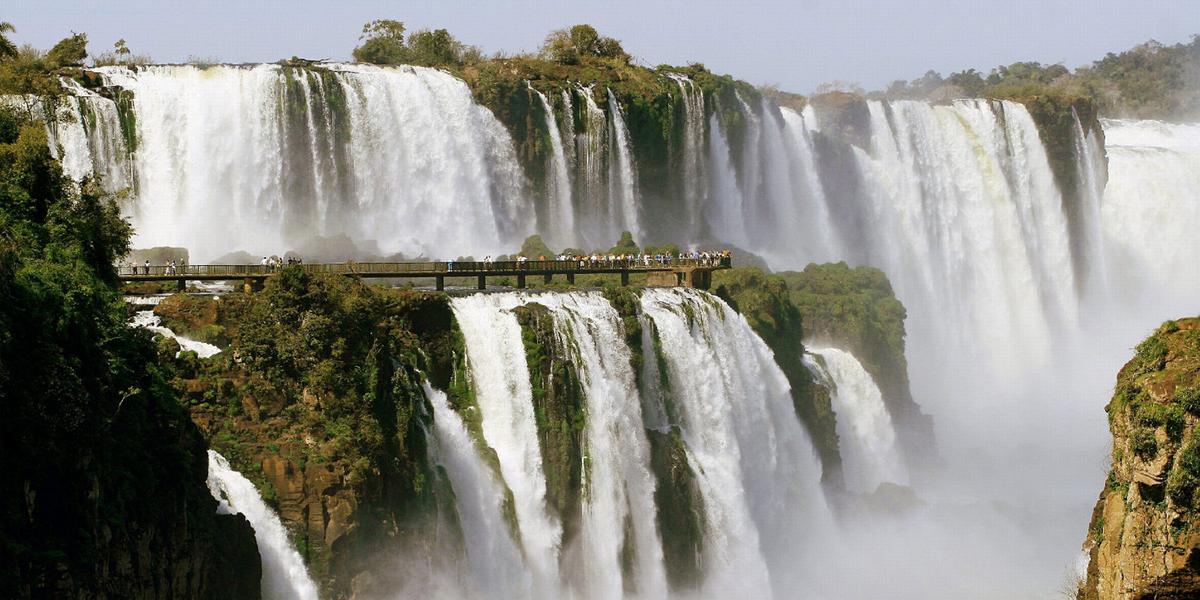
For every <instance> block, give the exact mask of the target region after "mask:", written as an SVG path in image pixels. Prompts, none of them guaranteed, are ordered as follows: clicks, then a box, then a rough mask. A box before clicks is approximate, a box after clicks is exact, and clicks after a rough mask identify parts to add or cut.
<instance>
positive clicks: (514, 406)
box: [451, 294, 563, 597]
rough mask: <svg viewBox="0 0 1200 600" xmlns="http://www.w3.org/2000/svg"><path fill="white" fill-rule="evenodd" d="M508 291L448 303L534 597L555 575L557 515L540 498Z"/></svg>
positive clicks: (541, 482)
mask: <svg viewBox="0 0 1200 600" xmlns="http://www.w3.org/2000/svg"><path fill="white" fill-rule="evenodd" d="M520 303H521V297H520V296H517V295H515V294H479V295H474V296H466V297H462V298H454V299H453V300H451V306H452V308H453V309H454V316H455V319H456V320H457V321H458V326H459V327H460V328H461V329H462V334H463V340H464V341H465V343H466V347H467V363H468V365H469V367H470V369H471V377H472V381H473V382H474V385H475V395H476V399H477V401H478V403H479V411H480V413H481V415H482V417H483V423H482V425H483V437H484V439H485V440H486V441H487V444H488V445H489V446H490V447H491V448H493V449H494V450H495V451H496V456H497V458H499V460H500V472H501V475H502V476H503V477H504V480H505V482H506V483H507V484H508V487H509V489H511V490H512V493H513V500H514V503H515V509H516V513H517V523H518V524H519V526H520V530H521V544H522V547H523V548H524V551H525V557H526V563H527V564H528V565H529V568H530V569H531V570H532V571H533V576H534V584H535V590H536V591H537V592H538V595H539V597H549V596H550V595H552V591H553V590H554V589H555V586H556V585H557V582H558V581H559V569H558V558H559V550H560V545H561V542H562V533H563V532H562V523H560V522H559V520H558V518H556V517H555V516H554V515H551V514H550V512H549V510H548V509H547V506H546V479H545V474H544V473H543V472H542V453H541V450H540V448H539V447H538V438H537V424H536V422H535V417H534V412H533V391H532V388H531V387H530V383H529V370H528V366H527V365H526V361H525V346H524V344H523V343H522V338H521V326H520V324H518V323H517V317H516V316H515V315H514V314H513V313H512V308H514V307H516V306H518V305H519V304H520Z"/></svg>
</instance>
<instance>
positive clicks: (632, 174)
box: [608, 90, 642, 241]
mask: <svg viewBox="0 0 1200 600" xmlns="http://www.w3.org/2000/svg"><path fill="white" fill-rule="evenodd" d="M608 112H609V119H610V121H611V125H612V127H611V130H610V131H609V139H611V140H612V144H610V145H609V150H610V151H611V152H612V156H611V157H610V158H609V162H608V165H609V176H608V185H609V192H608V193H609V211H610V215H611V219H612V224H613V225H614V229H612V230H610V232H609V233H610V235H609V238H608V239H610V240H613V241H616V239H617V237H618V236H619V235H620V233H621V231H623V230H624V231H629V232H631V233H633V239H635V240H640V239H642V226H641V219H640V218H639V217H638V211H640V210H641V207H640V205H639V203H638V189H637V186H638V182H637V171H636V170H634V166H633V153H632V151H631V150H630V148H629V145H630V140H629V130H628V129H626V128H625V118H624V117H623V116H621V104H620V103H618V102H617V97H616V96H614V95H613V93H612V90H608Z"/></svg>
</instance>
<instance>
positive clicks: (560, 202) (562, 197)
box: [526, 82, 577, 247]
mask: <svg viewBox="0 0 1200 600" xmlns="http://www.w3.org/2000/svg"><path fill="white" fill-rule="evenodd" d="M526 85H529V82H526ZM529 90H530V91H532V92H533V93H534V94H537V97H538V100H540V101H541V105H542V111H543V112H544V113H545V122H546V130H547V131H548V132H549V134H550V160H549V163H550V164H549V168H548V169H547V171H548V172H549V175H548V176H547V177H546V215H547V220H548V223H546V224H545V225H544V226H543V227H542V231H544V232H545V235H546V239H547V241H548V243H550V244H554V245H556V246H559V247H566V246H572V245H574V244H576V243H577V242H576V240H575V212H574V211H575V207H574V206H573V205H572V203H571V198H572V196H571V175H570V171H569V165H568V164H567V156H566V152H565V151H564V150H563V138H562V136H561V135H560V134H559V132H558V120H557V119H556V118H555V117H554V108H553V107H552V106H551V105H550V101H549V100H547V99H546V95H545V94H543V93H541V92H539V91H537V90H536V89H534V88H533V86H532V85H530V86H529ZM568 108H569V107H568Z"/></svg>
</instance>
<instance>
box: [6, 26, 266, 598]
mask: <svg viewBox="0 0 1200 600" xmlns="http://www.w3.org/2000/svg"><path fill="white" fill-rule="evenodd" d="M64 52H66V51H65V50H64ZM8 62H13V61H12V60H10V61H8ZM97 189H98V187H97V186H94V185H92V184H91V183H90V182H85V183H84V184H83V185H82V186H79V187H78V188H77V186H76V185H75V184H73V183H70V182H69V181H68V180H67V179H66V178H65V177H64V175H63V173H62V169H61V167H60V165H59V164H58V162H57V161H55V160H54V159H53V157H52V156H51V153H50V148H49V145H48V143H47V139H46V133H45V128H44V126H43V125H42V124H40V123H36V122H31V121H28V120H27V117H26V116H25V115H24V114H22V112H21V111H17V110H13V109H11V108H5V109H0V409H2V410H3V412H4V418H3V419H0V462H2V464H0V473H2V474H0V497H2V498H3V507H2V509H0V570H2V575H0V596H4V597H8V598H21V597H30V596H34V597H43V594H45V591H46V590H49V589H55V590H58V592H59V593H62V594H69V595H72V596H74V595H76V594H78V595H79V596H80V597H91V596H93V595H94V594H95V593H97V592H98V591H99V590H101V589H105V590H107V593H111V594H114V595H115V596H122V595H126V594H131V593H132V592H133V591H135V590H139V589H140V586H146V585H155V584H156V583H155V582H157V584H161V583H163V582H162V581H161V580H158V579H154V577H155V575H154V574H153V573H152V572H154V571H157V570H169V569H170V568H172V564H173V561H175V560H185V561H186V560H192V559H195V560H203V558H202V557H201V556H199V551H198V548H199V547H200V546H201V545H203V544H206V543H207V544H210V545H211V544H212V543H213V538H212V535H213V531H212V530H210V529H205V528H206V527H213V526H215V523H214V522H215V520H216V513H215V511H216V502H215V501H214V500H213V499H212V498H211V496H210V495H209V494H208V491H207V489H206V488H205V486H204V479H205V473H206V471H207V468H206V463H205V457H204V445H203V443H202V442H201V440H200V438H199V435H198V432H197V431H196V430H195V428H194V427H192V425H191V423H190V421H189V420H188V417H187V414H186V413H185V412H184V411H183V410H182V409H181V408H180V407H179V405H178V404H177V402H176V400H175V395H174V392H173V390H171V388H170V387H169V385H168V384H167V378H168V376H169V374H170V367H169V366H168V365H165V364H164V363H163V362H162V361H160V359H159V356H158V354H157V348H156V346H155V344H154V343H153V342H152V340H151V336H150V334H148V333H147V332H145V331H144V330H140V329H134V328H130V327H128V326H127V325H126V319H127V312H126V309H125V304H124V302H123V301H122V299H121V296H120V294H119V292H118V291H117V290H116V288H115V285H114V284H115V273H114V271H113V267H112V265H113V262H114V260H115V259H116V257H119V256H122V255H124V254H125V253H126V251H127V250H128V240H129V235H130V228H129V225H128V223H126V222H125V221H124V220H122V219H121V218H120V216H119V213H118V210H117V207H116V203H115V201H114V199H113V198H112V197H110V196H105V195H103V194H101V193H99V192H98V191H97ZM187 523H191V525H186V524H187ZM181 525H183V526H184V527H185V530H186V531H187V532H188V533H187V535H188V537H187V538H186V539H184V540H176V541H175V542H174V543H178V544H179V546H177V547H174V548H172V547H171V546H170V544H172V543H173V541H172V540H173V538H172V537H171V536H172V535H174V534H175V533H177V532H176V531H174V528H176V527H179V526H181ZM135 539H136V540H138V542H137V543H135V542H134V540H135ZM143 540H154V544H152V545H149V546H146V549H147V550H151V551H155V552H159V553H160V555H159V556H157V557H153V558H154V559H155V560H150V559H151V557H141V558H138V559H134V558H133V556H135V555H136V553H137V552H138V548H139V547H140V546H138V544H141V543H143ZM185 546H188V547H190V548H191V551H192V552H193V553H194V555H192V556H189V555H187V554H180V553H181V552H184V551H185ZM212 566H213V565H207V566H206V568H211V567H212ZM248 572H249V571H248ZM208 576H209V573H208V572H207V571H198V572H196V573H194V577H193V579H192V584H193V585H196V584H199V585H204V584H205V582H208V583H211V582H209V581H208ZM179 585H180V587H179V589H178V590H177V591H179V592H181V593H184V592H185V591H186V589H185V588H186V587H187V584H184V583H180V584H179ZM210 592H211V590H210ZM228 593H229V594H231V595H234V596H236V595H238V594H239V591H238V590H235V589H229V590H228Z"/></svg>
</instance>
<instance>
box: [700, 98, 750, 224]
mask: <svg viewBox="0 0 1200 600" xmlns="http://www.w3.org/2000/svg"><path fill="white" fill-rule="evenodd" d="M708 129H709V140H708V173H709V176H710V177H711V178H712V181H711V184H710V185H709V194H708V198H707V202H706V203H705V207H704V211H703V217H704V221H705V223H707V225H708V228H709V229H710V230H712V231H713V232H714V235H715V236H717V239H721V240H723V241H725V242H728V243H730V244H733V245H735V246H738V247H741V248H746V247H749V245H750V239H749V237H748V236H747V234H746V218H745V214H744V213H745V208H744V207H743V203H744V202H745V200H744V198H743V197H742V191H741V189H740V188H738V180H737V172H736V170H735V168H734V165H733V161H732V158H731V156H730V153H729V139H728V138H726V137H725V131H724V129H723V128H722V127H721V122H720V121H718V120H717V115H716V114H715V113H714V114H713V115H712V116H711V117H709V124H708Z"/></svg>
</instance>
